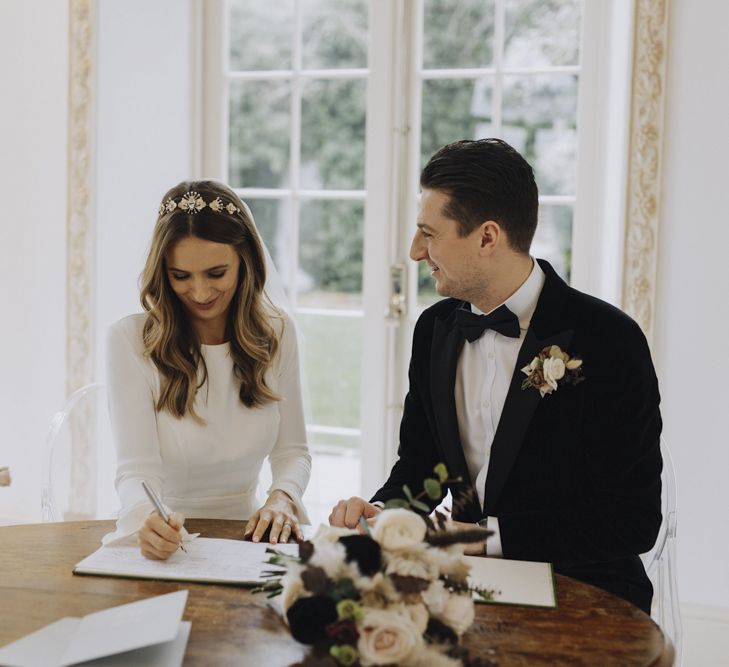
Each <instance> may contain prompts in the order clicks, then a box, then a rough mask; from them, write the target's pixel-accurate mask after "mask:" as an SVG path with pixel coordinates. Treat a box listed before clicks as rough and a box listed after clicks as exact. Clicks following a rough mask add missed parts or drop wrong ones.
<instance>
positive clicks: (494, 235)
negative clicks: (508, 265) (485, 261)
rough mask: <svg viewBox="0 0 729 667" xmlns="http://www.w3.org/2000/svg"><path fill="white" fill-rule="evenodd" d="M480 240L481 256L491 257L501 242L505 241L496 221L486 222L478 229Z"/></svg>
mask: <svg viewBox="0 0 729 667" xmlns="http://www.w3.org/2000/svg"><path fill="white" fill-rule="evenodd" d="M478 239H479V243H480V246H481V250H480V253H479V254H480V255H481V256H482V257H486V256H488V255H490V254H491V253H492V252H493V251H494V250H495V249H496V247H497V246H498V245H499V243H500V242H503V241H504V232H503V230H502V229H501V226H500V225H499V223H498V222H496V221H495V220H486V222H482V223H481V224H480V225H479V227H478Z"/></svg>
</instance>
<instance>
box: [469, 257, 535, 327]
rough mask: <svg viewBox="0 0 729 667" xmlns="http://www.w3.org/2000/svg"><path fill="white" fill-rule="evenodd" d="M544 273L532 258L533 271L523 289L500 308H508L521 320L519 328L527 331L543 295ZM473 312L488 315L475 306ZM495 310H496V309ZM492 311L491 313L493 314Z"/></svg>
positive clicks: (523, 284)
mask: <svg viewBox="0 0 729 667" xmlns="http://www.w3.org/2000/svg"><path fill="white" fill-rule="evenodd" d="M544 279H545V276H544V271H542V267H541V266H539V262H537V261H535V260H534V258H533V257H532V271H531V273H530V274H529V277H528V278H527V279H526V280H525V281H524V282H523V283H522V285H521V287H520V288H519V289H518V290H516V292H514V293H513V294H512V295H511V296H510V297H509V298H508V299H507V300H506V301H504V303H503V304H499V306H501V305H503V306H506V307H507V308H508V309H509V310H510V311H511V312H512V313H514V315H516V316H517V318H519V328H520V329H522V330H523V331H526V330H527V329H528V328H529V323H530V322H531V320H532V316H533V315H534V311H535V310H536V309H537V301H539V295H540V294H541V293H542V287H544ZM499 306H497V308H498V307H499ZM471 310H472V311H473V312H474V313H476V314H477V315H487V314H488V313H484V312H483V311H482V310H479V309H478V308H477V307H476V306H475V305H473V304H471ZM493 310H496V308H494V309H493ZM493 310H492V311H490V312H493Z"/></svg>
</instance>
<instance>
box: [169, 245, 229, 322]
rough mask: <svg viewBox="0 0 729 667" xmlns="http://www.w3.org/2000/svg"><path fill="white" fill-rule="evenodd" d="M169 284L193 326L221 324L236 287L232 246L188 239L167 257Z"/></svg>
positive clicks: (174, 248) (174, 247)
mask: <svg viewBox="0 0 729 667" xmlns="http://www.w3.org/2000/svg"><path fill="white" fill-rule="evenodd" d="M165 264H166V270H167V276H168V278H169V281H170V285H171V286H172V289H173V290H174V292H175V294H176V295H177V297H178V298H179V299H180V302H181V303H182V305H183V307H184V308H185V310H186V311H187V313H188V314H189V316H190V318H191V319H192V321H193V324H196V323H197V324H203V323H204V324H205V325H209V324H212V323H214V322H215V323H224V322H225V318H226V316H227V314H228V310H229V308H230V304H231V301H232V300H233V296H234V294H235V290H236V288H237V286H238V267H239V265H240V259H239V258H238V254H237V253H236V252H235V250H234V249H233V246H231V245H227V244H225V243H215V242H214V241H205V240H203V239H200V238H198V237H196V236H187V237H185V238H183V239H180V240H179V241H178V242H177V243H175V245H173V246H172V248H171V249H170V251H169V252H168V253H167V257H166V261H165Z"/></svg>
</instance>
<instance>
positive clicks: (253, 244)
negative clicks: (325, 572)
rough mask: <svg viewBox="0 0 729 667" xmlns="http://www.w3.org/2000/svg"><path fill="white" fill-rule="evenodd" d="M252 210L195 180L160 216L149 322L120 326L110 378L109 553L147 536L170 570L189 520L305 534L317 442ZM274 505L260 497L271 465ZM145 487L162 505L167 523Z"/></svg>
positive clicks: (145, 297) (149, 272)
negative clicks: (112, 480)
mask: <svg viewBox="0 0 729 667" xmlns="http://www.w3.org/2000/svg"><path fill="white" fill-rule="evenodd" d="M266 287H268V284H267V283H266V256H265V252H264V248H263V244H262V241H261V239H260V237H259V235H258V231H257V230H256V227H255V225H254V222H253V217H252V216H251V213H250V210H249V209H248V207H247V206H246V205H245V204H244V203H243V201H242V200H241V199H239V198H238V196H237V195H236V194H235V193H234V192H233V191H232V190H231V189H230V188H228V187H227V186H225V185H223V184H222V183H218V182H215V181H185V182H182V183H180V184H179V185H176V186H175V187H174V188H172V189H171V190H169V192H167V194H166V195H165V196H164V198H163V201H162V204H161V206H160V209H159V216H158V218H157V224H156V226H155V228H154V233H153V236H152V243H151V247H150V251H149V255H148V257H147V261H146V264H145V267H144V271H143V272H142V276H141V302H142V307H143V309H144V311H145V312H144V313H141V314H137V315H130V316H128V317H125V318H124V319H122V320H119V321H118V322H116V323H115V324H113V325H112V326H111V328H110V331H109V335H108V345H107V350H108V353H107V354H108V358H107V364H108V369H107V377H108V385H109V406H110V408H109V409H110V413H111V421H112V429H113V433H114V441H115V447H116V451H117V473H116V488H117V492H118V494H119V497H120V499H121V510H120V512H119V518H118V521H117V526H116V531H115V532H114V533H112V534H110V535H107V536H106V537H105V538H104V543H106V544H108V543H110V542H112V541H116V540H117V539H119V538H124V537H127V536H130V535H133V534H134V533H138V540H139V544H140V548H141V551H142V554H144V556H146V557H148V558H157V559H165V558H168V557H169V556H170V555H171V554H172V553H174V552H175V551H176V550H177V548H178V547H179V546H180V544H181V542H182V540H183V538H186V532H185V531H184V528H183V524H184V521H185V516H188V517H206V518H224V519H244V518H247V519H249V521H248V523H247V524H246V527H245V531H244V537H245V538H250V539H253V540H254V541H259V540H260V539H262V538H263V537H264V536H265V533H266V531H268V538H269V540H270V541H271V542H277V541H282V542H285V541H287V540H288V539H289V537H290V536H295V537H301V536H302V535H301V530H300V528H299V523H300V522H303V523H308V518H307V515H306V510H305V509H304V506H303V504H302V500H301V498H302V495H303V493H304V490H305V488H306V485H307V483H308V481H309V475H310V470H311V457H310V455H309V451H308V448H307V445H306V431H305V425H304V416H303V408H302V401H301V388H300V381H299V362H298V351H297V345H296V332H295V329H294V326H293V323H292V322H291V320H290V319H289V318H288V316H287V315H286V314H285V313H284V312H283V311H281V310H279V309H278V308H276V306H274V305H273V303H272V302H271V301H270V300H269V298H268V296H267V293H266V289H264V288H266ZM266 458H268V459H269V461H270V463H271V470H272V478H273V481H272V485H271V488H270V489H269V491H268V497H267V499H266V501H265V502H264V503H263V504H262V505H260V501H259V500H258V499H257V498H256V488H257V483H258V476H259V473H260V471H261V466H262V464H263V461H264V459H266ZM142 481H146V483H147V484H148V485H149V486H150V487H151V488H152V490H153V491H154V492H155V493H157V495H158V496H159V497H160V498H161V499H162V502H163V504H164V505H165V506H166V508H167V511H168V512H169V511H170V509H172V510H174V511H173V512H172V513H171V514H170V517H169V519H170V521H169V523H165V522H164V521H163V520H162V518H161V517H160V516H159V514H157V513H156V512H151V513H150V510H151V509H152V506H151V504H150V502H149V500H148V498H147V496H146V495H145V492H144V490H143V487H142Z"/></svg>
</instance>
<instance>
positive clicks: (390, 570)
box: [385, 554, 438, 581]
mask: <svg viewBox="0 0 729 667" xmlns="http://www.w3.org/2000/svg"><path fill="white" fill-rule="evenodd" d="M419 556H420V557H419ZM385 573H386V574H398V575H400V576H401V577H418V578H419V579H427V580H429V581H430V580H431V579H435V578H436V577H437V576H438V568H437V566H436V565H435V564H434V563H430V562H428V561H427V560H426V559H425V554H417V555H416V554H407V555H406V556H404V557H403V556H399V555H397V556H391V557H390V558H388V559H387V567H386V568H385Z"/></svg>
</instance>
